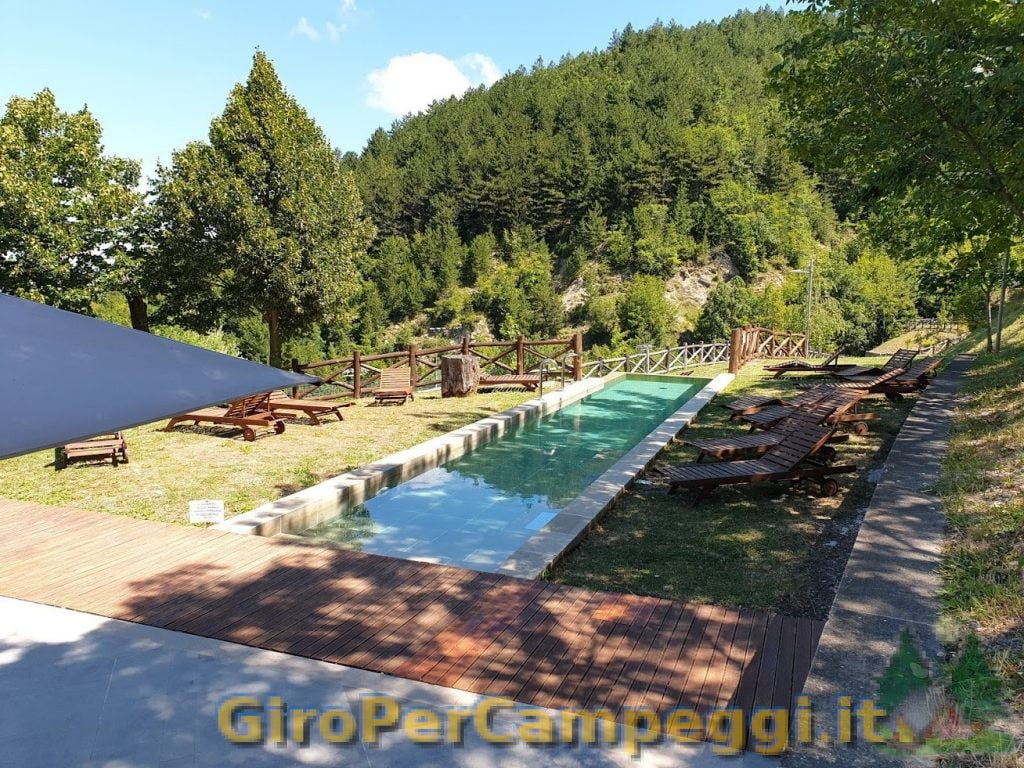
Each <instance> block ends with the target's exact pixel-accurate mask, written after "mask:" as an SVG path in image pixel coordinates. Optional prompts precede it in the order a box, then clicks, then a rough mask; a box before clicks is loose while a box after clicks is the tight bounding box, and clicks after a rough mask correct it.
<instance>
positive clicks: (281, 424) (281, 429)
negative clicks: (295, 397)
mask: <svg viewBox="0 0 1024 768" xmlns="http://www.w3.org/2000/svg"><path fill="white" fill-rule="evenodd" d="M274 432H276V433H277V434H279V435H280V434H281V433H282V432H284V422H283V421H278V422H275V424H274Z"/></svg>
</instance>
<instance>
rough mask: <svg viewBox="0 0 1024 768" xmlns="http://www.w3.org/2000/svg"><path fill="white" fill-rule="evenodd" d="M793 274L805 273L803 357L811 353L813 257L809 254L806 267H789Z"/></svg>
mask: <svg viewBox="0 0 1024 768" xmlns="http://www.w3.org/2000/svg"><path fill="white" fill-rule="evenodd" d="M789 271H790V272H791V273H793V274H794V275H807V307H806V312H807V320H806V328H805V332H804V357H809V356H810V354H811V304H812V303H813V301H814V257H813V256H811V258H810V261H809V262H808V264H807V269H791V270H789Z"/></svg>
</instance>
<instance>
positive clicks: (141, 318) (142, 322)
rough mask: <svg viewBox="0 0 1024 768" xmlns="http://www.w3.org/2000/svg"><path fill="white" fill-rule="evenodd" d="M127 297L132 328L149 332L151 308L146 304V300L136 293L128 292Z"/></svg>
mask: <svg viewBox="0 0 1024 768" xmlns="http://www.w3.org/2000/svg"><path fill="white" fill-rule="evenodd" d="M125 298H126V299H127V300H128V316H129V317H130V318H131V321H132V328H134V329H135V330H136V331H145V332H146V333H149V308H148V307H147V306H146V300H145V299H144V298H143V297H142V296H139V295H138V294H134V293H129V294H126V295H125Z"/></svg>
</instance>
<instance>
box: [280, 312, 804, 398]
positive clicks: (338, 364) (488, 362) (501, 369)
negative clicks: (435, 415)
mask: <svg viewBox="0 0 1024 768" xmlns="http://www.w3.org/2000/svg"><path fill="white" fill-rule="evenodd" d="M807 351H808V350H807V339H806V336H805V334H802V333H788V332H784V331H775V330H772V329H771V328H762V327H760V326H750V327H747V328H737V329H735V330H734V331H733V332H732V338H731V339H730V341H727V342H726V341H716V342H710V343H705V344H683V345H681V346H677V347H667V348H665V349H652V350H646V349H645V350H643V351H641V352H637V353H634V354H631V355H624V356H622V357H611V358H601V359H598V360H585V359H584V353H583V337H582V335H581V334H579V333H577V334H575V335H573V336H572V337H570V338H567V339H539V340H530V339H526V338H524V337H522V336H521V337H519V338H518V339H516V340H515V341H480V342H477V341H472V340H470V338H469V337H468V336H465V337H463V339H462V342H461V343H459V344H447V345H445V346H442V347H433V348H429V349H419V348H418V347H416V346H412V347H410V348H409V349H408V350H405V351H401V352H382V353H379V354H372V355H364V354H362V353H360V352H358V351H356V352H354V353H353V354H352V357H340V358H336V359H333V360H321V361H319V362H315V363H300V362H299V361H298V360H292V370H294V371H296V372H298V373H309V374H313V375H315V376H318V377H320V379H321V380H322V381H321V383H319V384H314V385H311V386H308V387H297V388H295V390H294V394H295V396H296V397H307V398H310V399H313V400H328V399H330V400H333V399H340V398H346V397H348V398H355V399H359V398H360V397H363V396H364V395H368V394H371V393H372V392H373V391H374V389H375V388H376V387H377V386H378V385H379V382H380V373H381V371H382V370H383V369H385V368H392V367H396V366H408V368H409V383H410V384H412V385H413V386H414V387H416V389H418V390H419V389H433V388H435V387H437V386H438V385H439V384H440V382H441V358H442V357H443V356H444V355H448V354H452V353H455V352H458V353H461V354H464V355H476V356H477V357H479V358H480V370H481V372H482V373H490V374H519V375H522V374H530V373H533V374H537V375H538V376H540V377H541V378H543V379H555V378H561V379H563V380H565V379H572V380H574V381H579V380H580V379H590V378H596V377H600V376H607V375H608V374H610V373H617V372H619V371H622V372H624V373H673V372H675V371H688V370H691V369H694V368H698V367H700V366H704V365H716V364H721V363H728V364H729V371H730V373H736V372H737V371H739V370H740V368H742V367H743V366H744V365H746V364H747V363H749V362H750V361H752V360H755V359H758V358H789V357H806V356H807Z"/></svg>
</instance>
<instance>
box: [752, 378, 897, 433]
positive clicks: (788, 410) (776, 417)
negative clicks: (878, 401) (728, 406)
mask: <svg viewBox="0 0 1024 768" xmlns="http://www.w3.org/2000/svg"><path fill="white" fill-rule="evenodd" d="M808 394H817V395H819V396H820V397H819V402H820V403H823V404H826V405H828V406H831V409H832V410H831V413H830V414H829V416H828V417H827V418H826V419H825V420H824V423H826V424H835V425H839V424H848V423H852V424H853V425H854V426H853V431H854V432H856V433H857V434H858V435H863V434H866V433H867V431H868V425H867V424H866V423H865V422H868V421H874V420H875V419H877V418H878V414H877V413H874V412H861V411H858V410H856V408H857V404H858V403H859V402H860V401H861V400H862V399H864V397H866V396H867V394H868V393H867V391H866V390H863V389H835V388H831V389H827V388H826V387H825V385H822V386H821V387H816V388H815V389H813V390H810V391H809V392H808ZM793 400H796V398H793ZM791 402H792V401H791ZM793 410H794V409H793V406H792V405H773V406H770V407H769V408H765V409H763V410H760V411H758V412H757V413H749V414H747V415H746V416H743V417H742V419H743V421H745V422H747V423H748V424H750V431H751V432H753V431H754V430H757V429H771V428H772V427H774V426H776V425H777V424H779V423H780V422H781V421H782V420H783V419H786V418H787V417H789V416H791V415H792V414H793Z"/></svg>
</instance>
